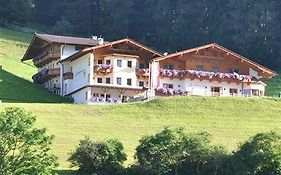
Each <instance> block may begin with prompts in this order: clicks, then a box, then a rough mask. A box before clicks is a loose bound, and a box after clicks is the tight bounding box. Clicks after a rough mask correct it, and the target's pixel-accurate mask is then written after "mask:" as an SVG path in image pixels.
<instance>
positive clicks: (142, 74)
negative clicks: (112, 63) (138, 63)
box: [136, 69, 150, 77]
mask: <svg viewBox="0 0 281 175" xmlns="http://www.w3.org/2000/svg"><path fill="white" fill-rule="evenodd" d="M149 73H150V71H149V69H136V74H137V76H139V77H149Z"/></svg>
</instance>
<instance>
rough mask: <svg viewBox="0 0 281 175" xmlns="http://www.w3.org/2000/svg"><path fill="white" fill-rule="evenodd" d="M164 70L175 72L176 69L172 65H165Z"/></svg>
mask: <svg viewBox="0 0 281 175" xmlns="http://www.w3.org/2000/svg"><path fill="white" fill-rule="evenodd" d="M163 68H164V69H169V70H173V69H174V66H173V65H171V64H164V67H163Z"/></svg>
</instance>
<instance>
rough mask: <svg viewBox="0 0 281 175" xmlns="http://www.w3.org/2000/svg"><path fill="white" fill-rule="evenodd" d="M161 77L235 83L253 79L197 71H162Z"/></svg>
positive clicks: (247, 76) (231, 74) (229, 74)
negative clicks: (230, 81)
mask: <svg viewBox="0 0 281 175" xmlns="http://www.w3.org/2000/svg"><path fill="white" fill-rule="evenodd" d="M160 76H162V77H167V78H170V79H174V78H177V79H184V78H191V79H195V78H198V79H206V80H235V81H251V79H252V77H251V76H249V75H240V74H237V73H221V72H217V73H216V72H205V71H196V70H168V69H161V70H160Z"/></svg>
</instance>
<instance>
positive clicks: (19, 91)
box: [0, 28, 281, 175]
mask: <svg viewBox="0 0 281 175" xmlns="http://www.w3.org/2000/svg"><path fill="white" fill-rule="evenodd" d="M31 38H32V35H30V34H23V33H19V32H14V31H11V30H7V29H3V28H0V65H2V66H3V68H4V70H0V100H3V101H4V102H9V103H4V105H3V106H2V107H0V110H3V109H4V108H5V107H15V106H17V107H22V108H24V109H26V110H27V111H30V112H32V113H33V114H34V115H36V116H37V122H36V127H46V128H47V129H48V133H49V134H52V135H55V140H54V144H53V146H52V152H53V153H54V154H55V155H56V156H58V158H59V163H60V167H59V169H60V171H59V174H62V175H71V174H74V173H75V171H73V170H70V169H69V163H68V162H67V157H68V153H69V152H71V151H72V150H74V149H75V146H77V145H78V143H79V140H80V139H83V138H84V137H85V136H90V137H91V138H92V139H109V138H116V139H119V140H120V141H121V142H122V143H123V144H124V146H125V151H126V153H127V154H128V161H127V162H126V165H129V164H131V163H133V162H134V159H133V155H134V153H135V152H134V149H135V147H136V145H137V144H138V140H139V139H140V138H141V137H143V136H145V135H148V134H153V133H155V132H157V131H160V130H161V129H162V128H163V127H165V126H174V127H177V126H180V127H184V128H186V130H187V131H190V132H196V131H207V132H209V133H210V134H212V135H213V142H214V143H216V144H223V145H224V146H226V147H227V148H228V150H230V151H231V150H233V149H235V148H236V147H237V144H238V143H239V142H242V141H244V140H245V139H247V138H248V137H249V136H251V135H254V134H256V133H257V132H264V131H269V130H274V131H277V132H279V133H281V101H280V100H278V99H271V98H263V99H258V98H257V99H255V98H211V97H175V98H167V99H157V100H153V101H150V102H142V103H135V104H124V105H112V106H84V105H72V104H57V103H66V102H67V101H65V100H64V99H62V98H60V97H57V96H54V95H51V94H50V93H49V92H47V91H46V90H44V89H42V88H41V87H38V86H36V85H34V84H33V83H32V80H31V76H32V75H33V74H34V73H35V72H36V68H35V67H34V66H32V62H27V64H23V63H21V62H20V59H21V57H22V56H23V54H24V52H25V50H26V49H27V46H28V43H29V42H30V41H31ZM266 83H267V84H268V87H267V94H268V95H272V96H277V95H278V94H279V92H281V78H280V77H276V78H274V79H271V80H267V82H266Z"/></svg>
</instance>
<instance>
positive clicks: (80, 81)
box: [22, 34, 276, 104]
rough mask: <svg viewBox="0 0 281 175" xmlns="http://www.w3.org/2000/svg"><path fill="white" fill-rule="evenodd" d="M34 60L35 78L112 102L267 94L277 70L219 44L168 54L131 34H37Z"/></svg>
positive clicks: (82, 98) (82, 97)
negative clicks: (125, 36) (117, 36)
mask: <svg viewBox="0 0 281 175" xmlns="http://www.w3.org/2000/svg"><path fill="white" fill-rule="evenodd" d="M28 59H33V62H34V64H35V65H36V66H37V67H38V73H37V74H36V75H34V76H33V79H34V82H36V83H38V84H40V85H42V86H43V87H45V88H48V89H49V90H50V91H52V92H53V93H56V94H59V95H61V96H65V97H71V98H73V100H74V102H75V103H82V104H92V103H114V102H116V103H117V102H127V101H134V100H137V101H138V100H141V99H147V98H153V97H155V96H171V95H199V96H263V95H264V92H265V86H266V84H264V83H263V82H262V81H261V80H260V79H261V78H271V77H273V76H275V75H276V73H275V72H274V71H271V70H269V69H267V68H265V67H263V66H261V65H259V64H257V63H254V62H253V61H251V60H249V59H247V58H245V57H243V56H241V55H238V54H236V53H234V52H232V51H230V50H228V49H226V48H223V47H222V46H219V45H217V44H209V45H205V46H201V47H197V48H193V49H188V50H185V51H182V52H177V53H174V54H170V55H165V56H163V55H161V54H159V53H158V52H156V51H154V50H152V49H150V48H148V47H145V46H143V45H142V44H140V43H137V42H135V41H133V40H130V39H122V40H118V41H114V42H104V41H103V39H101V38H99V39H97V38H94V39H89V38H75V37H65V36H55V35H46V34H35V36H34V38H33V40H32V43H31V44H30V46H29V48H28V50H27V52H26V54H25V55H24V57H23V59H22V60H23V61H25V60H28Z"/></svg>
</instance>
